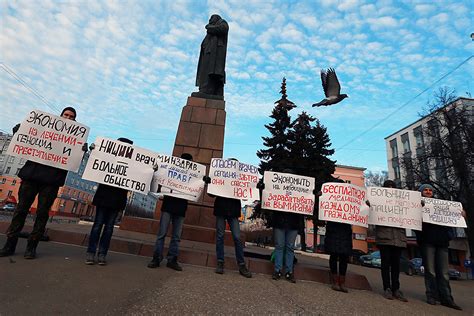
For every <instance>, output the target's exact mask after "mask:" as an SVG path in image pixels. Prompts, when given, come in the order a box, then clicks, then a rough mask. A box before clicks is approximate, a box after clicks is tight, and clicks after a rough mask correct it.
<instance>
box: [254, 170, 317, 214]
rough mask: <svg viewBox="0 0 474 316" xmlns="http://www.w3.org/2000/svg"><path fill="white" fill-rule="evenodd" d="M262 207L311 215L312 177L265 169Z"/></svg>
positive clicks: (312, 207)
mask: <svg viewBox="0 0 474 316" xmlns="http://www.w3.org/2000/svg"><path fill="white" fill-rule="evenodd" d="M263 182H264V183H265V189H264V190H263V192H262V208H264V209H267V210H275V211H282V212H290V213H298V214H304V215H313V210H314V200H315V197H314V194H313V191H314V178H310V177H305V176H298V175H296V174H290V173H280V172H271V171H265V173H264V174H263Z"/></svg>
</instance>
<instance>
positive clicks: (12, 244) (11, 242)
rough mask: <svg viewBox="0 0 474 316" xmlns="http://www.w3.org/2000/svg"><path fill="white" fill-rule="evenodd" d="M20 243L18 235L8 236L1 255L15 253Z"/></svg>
mask: <svg viewBox="0 0 474 316" xmlns="http://www.w3.org/2000/svg"><path fill="white" fill-rule="evenodd" d="M17 243H18V237H8V238H7V241H6V242H5V245H4V246H3V248H2V249H1V250H0V257H7V256H11V255H13V254H14V253H15V249H16V244H17Z"/></svg>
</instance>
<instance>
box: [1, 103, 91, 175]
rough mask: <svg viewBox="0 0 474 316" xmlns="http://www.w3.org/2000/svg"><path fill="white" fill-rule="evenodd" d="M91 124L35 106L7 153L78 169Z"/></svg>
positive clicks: (22, 123) (52, 165)
mask: <svg viewBox="0 0 474 316" xmlns="http://www.w3.org/2000/svg"><path fill="white" fill-rule="evenodd" d="M88 135H89V128H88V127H87V126H85V125H83V124H80V123H78V122H76V121H73V120H69V119H66V118H63V117H60V116H56V115H53V114H49V113H46V112H42V111H39V110H32V111H30V113H28V116H27V117H26V118H25V119H24V120H23V122H21V124H20V128H19V129H18V131H17V132H16V133H15V134H14V135H13V137H12V140H11V142H10V145H9V146H8V150H7V155H12V156H18V157H21V158H24V159H27V160H31V161H34V162H38V163H40V164H43V165H47V166H51V167H55V168H60V169H64V170H70V171H74V172H77V171H78V170H79V166H80V165H81V160H82V156H83V154H84V152H83V151H82V145H84V143H86V142H87V136H88Z"/></svg>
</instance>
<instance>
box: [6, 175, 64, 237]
mask: <svg viewBox="0 0 474 316" xmlns="http://www.w3.org/2000/svg"><path fill="white" fill-rule="evenodd" d="M58 190H59V187H58V186H56V185H47V184H41V183H37V182H34V181H26V180H22V181H21V185H20V189H19V191H18V207H17V209H16V211H15V213H13V218H12V221H11V224H10V227H8V230H7V236H8V237H17V236H18V234H19V233H20V232H21V230H22V229H23V226H24V225H25V220H26V217H27V216H28V212H29V210H30V207H31V204H33V202H34V200H35V197H36V195H38V208H37V209H36V219H35V224H34V226H33V230H32V231H31V234H30V240H40V238H41V237H42V236H43V234H44V231H45V230H46V224H47V222H48V218H49V209H50V208H51V205H53V203H54V200H55V199H56V197H57V195H58Z"/></svg>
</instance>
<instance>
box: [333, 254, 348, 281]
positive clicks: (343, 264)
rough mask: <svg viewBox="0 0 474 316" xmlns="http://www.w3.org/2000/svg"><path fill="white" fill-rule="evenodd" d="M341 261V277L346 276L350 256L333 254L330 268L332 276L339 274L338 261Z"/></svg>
mask: <svg viewBox="0 0 474 316" xmlns="http://www.w3.org/2000/svg"><path fill="white" fill-rule="evenodd" d="M338 260H339V275H342V276H345V275H346V272H347V263H348V262H349V256H347V255H338V254H336V253H331V254H330V256H329V268H330V269H331V273H332V274H337V261H338Z"/></svg>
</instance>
